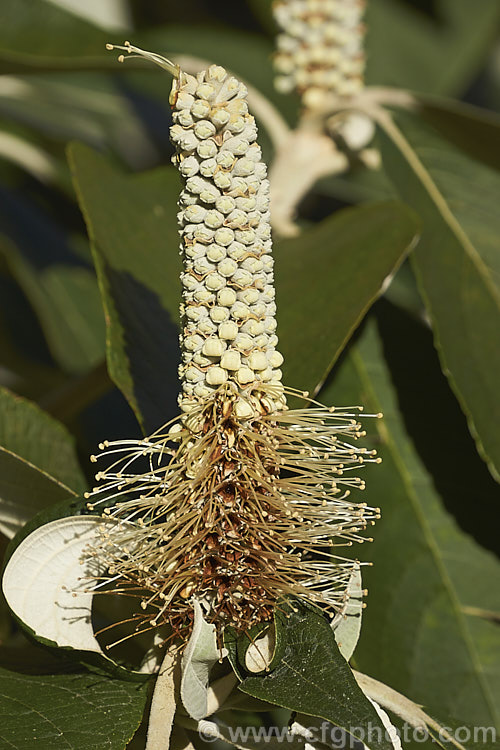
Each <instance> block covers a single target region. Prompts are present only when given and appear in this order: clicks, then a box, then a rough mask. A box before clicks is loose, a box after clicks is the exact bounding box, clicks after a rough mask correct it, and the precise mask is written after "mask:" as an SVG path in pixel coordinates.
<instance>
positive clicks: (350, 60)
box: [273, 0, 365, 108]
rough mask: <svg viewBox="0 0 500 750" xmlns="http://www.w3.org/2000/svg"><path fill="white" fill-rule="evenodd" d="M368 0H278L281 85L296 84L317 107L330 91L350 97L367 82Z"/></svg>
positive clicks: (277, 59)
mask: <svg viewBox="0 0 500 750" xmlns="http://www.w3.org/2000/svg"><path fill="white" fill-rule="evenodd" d="M364 7H365V2H364V0H275V2H274V4H273V12H274V17H275V19H276V22H277V23H278V25H279V27H280V28H281V29H282V33H281V34H279V35H278V40H277V45H278V52H277V54H276V56H275V59H274V63H275V67H276V70H277V71H278V73H279V75H278V77H277V78H276V87H277V88H278V90H279V91H281V92H283V93H288V92H290V91H293V90H294V89H296V90H297V91H298V92H299V93H300V94H301V95H302V100H303V102H304V104H305V106H306V107H309V108H315V107H316V106H318V105H320V104H321V103H322V101H323V99H324V95H325V92H329V93H332V94H334V95H336V96H339V97H350V96H352V95H353V94H356V93H357V92H358V91H359V90H360V89H361V88H362V87H363V73H364V67H365V56H364V51H363V41H364V31H365V29H364V26H363V24H362V17H363V12H364Z"/></svg>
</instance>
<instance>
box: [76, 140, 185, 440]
mask: <svg viewBox="0 0 500 750" xmlns="http://www.w3.org/2000/svg"><path fill="white" fill-rule="evenodd" d="M70 162H71V167H72V170H73V174H74V177H75V185H76V189H77V192H78V197H79V201H80V206H81V208H82V211H83V214H84V216H85V220H86V222H87V228H88V232H89V236H90V238H91V241H92V245H93V252H94V259H95V263H96V268H97V273H98V278H99V286H100V290H101V295H102V298H103V303H104V308H105V313H106V323H107V328H108V333H107V356H108V367H109V372H110V375H111V378H112V379H113V380H114V382H115V383H116V385H117V386H118V387H119V388H120V389H121V391H122V392H123V394H124V395H125V397H126V398H127V400H128V402H129V403H130V405H131V406H132V408H133V409H134V412H135V413H136V415H137V417H138V419H139V421H140V422H141V423H142V425H143V426H144V427H145V429H146V430H148V431H149V430H152V429H156V428H157V427H159V426H160V425H161V424H162V423H164V422H166V421H167V420H168V419H169V418H171V417H172V416H173V415H174V414H175V412H176V394H177V391H178V378H177V364H178V361H179V351H178V347H179V344H178V314H179V313H178V309H179V301H180V281H179V273H180V259H179V251H178V245H179V238H178V234H177V218H176V214H177V198H178V194H179V191H180V183H179V180H178V176H177V173H176V171H175V170H174V169H173V168H172V169H170V168H167V169H161V170H156V171H154V172H150V173H146V174H143V175H140V176H128V175H125V174H124V173H123V172H122V171H120V170H117V169H116V168H114V167H113V166H112V165H111V164H110V163H109V161H108V160H106V159H105V158H104V157H102V156H99V155H98V154H96V153H95V152H93V151H92V150H91V149H89V148H87V147H85V146H81V145H74V146H73V147H72V148H71V150H70Z"/></svg>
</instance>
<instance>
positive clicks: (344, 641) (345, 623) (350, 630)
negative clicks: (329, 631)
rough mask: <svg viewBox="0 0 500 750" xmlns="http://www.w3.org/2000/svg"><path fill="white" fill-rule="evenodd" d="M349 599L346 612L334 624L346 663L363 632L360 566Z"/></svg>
mask: <svg viewBox="0 0 500 750" xmlns="http://www.w3.org/2000/svg"><path fill="white" fill-rule="evenodd" d="M347 593H348V595H349V599H348V600H347V604H346V607H345V611H344V612H342V613H341V614H340V615H339V618H338V619H337V618H335V620H334V621H333V622H332V627H333V632H334V634H335V640H336V641H337V645H338V647H339V651H340V653H341V654H342V656H343V657H344V659H345V660H346V661H349V659H350V658H351V656H352V655H353V653H354V649H355V648H356V645H357V643H358V640H359V634H360V632H361V613H362V611H363V589H362V581H361V567H360V566H359V565H358V566H357V567H356V568H355V569H354V570H353V572H352V575H351V580H350V581H349V585H348V587H347Z"/></svg>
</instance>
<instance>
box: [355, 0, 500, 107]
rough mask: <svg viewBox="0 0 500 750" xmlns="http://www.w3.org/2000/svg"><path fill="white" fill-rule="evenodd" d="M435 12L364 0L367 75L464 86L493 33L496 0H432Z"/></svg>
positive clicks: (411, 83) (424, 87) (428, 87)
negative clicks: (366, 27) (433, 14)
mask: <svg viewBox="0 0 500 750" xmlns="http://www.w3.org/2000/svg"><path fill="white" fill-rule="evenodd" d="M432 9H433V10H434V11H435V17H430V16H429V15H426V14H425V12H422V10H420V9H419V8H417V7H416V5H415V3H401V2H397V0H377V2H373V3H368V8H367V13H366V22H367V26H368V30H369V32H368V35H367V61H368V69H367V80H368V82H369V83H370V84H376V85H380V84H385V85H389V86H401V87H404V88H414V89H416V90H417V91H426V92H429V93H443V94H454V93H460V92H462V91H464V90H465V89H466V87H467V86H468V85H469V83H471V82H472V80H473V79H474V76H475V75H476V73H477V71H478V68H479V66H480V65H481V63H482V62H483V60H484V59H485V56H486V54H487V53H488V50H489V48H490V46H491V44H493V41H494V39H495V33H496V27H497V22H498V18H499V16H500V6H499V5H498V2H497V0H481V3H471V2H470V0H436V1H435V2H433V3H432Z"/></svg>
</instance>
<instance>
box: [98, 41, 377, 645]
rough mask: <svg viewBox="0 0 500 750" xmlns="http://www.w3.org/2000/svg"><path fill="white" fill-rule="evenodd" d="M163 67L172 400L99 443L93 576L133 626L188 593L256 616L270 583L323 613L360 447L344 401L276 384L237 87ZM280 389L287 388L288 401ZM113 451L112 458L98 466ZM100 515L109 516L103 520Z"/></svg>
mask: <svg viewBox="0 0 500 750" xmlns="http://www.w3.org/2000/svg"><path fill="white" fill-rule="evenodd" d="M125 49H126V50H127V51H130V52H132V53H135V54H140V55H142V56H144V57H147V58H149V59H152V60H154V61H155V62H158V61H159V62H160V64H161V65H162V67H166V68H167V69H169V70H170V71H171V72H174V73H175V75H176V77H175V80H174V87H173V91H172V94H171V98H170V101H171V104H172V107H173V119H174V125H173V126H172V129H171V138H172V141H173V143H174V145H175V148H176V154H175V157H174V162H175V164H176V165H177V167H178V169H179V172H180V174H181V175H182V178H183V181H184V184H183V189H182V192H181V196H180V200H179V227H180V237H181V253H182V256H183V259H184V270H183V273H182V285H183V301H182V306H181V321H182V322H181V337H180V340H181V348H182V364H181V367H180V382H181V395H180V414H179V416H178V417H177V418H176V419H175V420H173V421H172V422H171V423H169V424H167V425H166V426H165V427H164V428H161V429H160V430H159V431H158V432H156V433H155V434H153V435H151V436H149V437H147V438H145V439H144V440H140V441H117V442H107V441H106V442H104V443H102V444H101V446H100V448H101V453H100V454H99V455H98V456H93V457H92V460H93V461H99V462H101V461H102V462H103V464H107V466H106V468H103V469H102V470H101V471H99V472H98V474H97V475H96V479H97V480H99V481H100V482H101V483H100V484H99V486H97V487H96V488H95V489H94V490H93V492H92V493H90V494H89V497H88V500H89V508H90V509H92V510H94V509H98V508H101V509H102V511H103V515H104V516H105V517H106V518H107V519H114V520H115V521H116V523H115V525H114V526H113V525H112V524H111V526H110V525H109V524H107V525H106V531H105V534H103V540H102V544H101V545H100V546H99V548H97V549H95V550H94V553H95V554H96V555H97V556H98V558H100V559H101V561H104V562H105V563H106V565H107V568H108V573H107V575H106V576H105V578H104V579H103V580H102V581H99V583H98V584H97V585H98V586H101V585H102V584H105V583H109V582H110V581H113V582H114V587H115V588H114V590H115V591H116V590H118V591H122V592H123V593H127V594H130V595H133V596H137V597H138V598H139V600H140V607H139V611H138V613H137V615H136V618H135V620H136V627H137V629H138V630H144V629H148V628H150V627H156V626H158V625H162V624H164V625H169V626H170V628H171V629H172V634H174V635H175V634H179V635H181V636H185V634H186V633H187V632H188V631H189V629H190V627H191V624H192V617H193V614H192V612H193V608H192V599H196V600H197V601H199V602H200V604H201V605H202V607H203V608H204V612H205V616H206V618H207V619H208V620H209V621H211V622H213V623H215V624H216V626H217V628H218V630H219V632H220V631H221V630H222V629H223V627H224V626H225V625H232V626H234V627H235V628H236V629H237V630H239V631H247V630H248V629H249V628H250V627H251V626H253V625H255V624H258V623H261V622H265V621H268V620H270V619H271V617H272V614H273V611H274V609H275V607H276V605H277V602H278V601H279V599H280V598H281V597H283V596H288V597H290V596H291V597H299V598H304V599H307V600H308V601H311V602H313V603H315V604H317V605H318V606H320V607H322V608H323V609H324V610H325V612H326V613H327V614H329V615H332V616H333V615H335V614H336V613H337V612H338V611H339V610H341V609H342V607H343V606H344V604H345V600H346V589H347V584H348V582H349V579H350V576H351V573H352V570H353V566H355V565H357V562H356V561H353V560H350V559H347V558H344V557H342V556H339V554H338V549H337V547H339V546H345V545H351V544H352V543H353V542H357V541H362V540H363V538H364V537H363V536H362V534H361V532H362V531H363V529H364V528H365V527H366V526H367V524H371V523H373V521H374V520H375V519H376V518H377V517H378V513H379V511H378V509H373V508H370V507H368V506H367V505H366V504H365V503H360V502H357V501H353V500H351V498H350V492H351V490H353V489H355V490H362V489H364V483H363V481H362V480H361V479H359V478H358V477H356V476H355V475H353V470H354V469H357V468H360V467H361V466H362V464H363V463H365V462H367V461H379V459H378V458H376V456H375V451H371V450H367V449H365V448H355V447H353V446H352V444H351V441H355V440H356V439H357V438H359V437H361V436H363V435H364V432H363V431H362V429H361V426H360V423H359V420H358V415H359V412H360V410H361V409H360V407H352V408H347V409H339V410H335V409H333V408H328V407H324V406H322V405H320V404H318V403H316V402H314V401H312V400H311V399H309V397H308V394H307V393H303V392H297V391H292V390H291V389H288V388H286V387H284V386H283V384H282V382H281V377H282V374H281V370H280V365H281V363H282V361H283V358H282V356H281V355H280V354H279V352H278V350H277V348H276V347H277V343H278V339H277V335H276V319H275V312H276V307H275V303H274V287H273V261H272V256H271V236H270V225H269V198H268V194H269V184H268V181H267V178H266V166H265V164H264V163H263V162H262V159H261V152H260V148H259V146H258V144H257V129H256V126H255V121H254V118H253V117H252V116H251V115H250V114H249V113H248V107H247V103H246V89H245V86H244V85H243V84H242V83H241V82H240V81H238V80H237V79H236V78H234V77H233V76H232V75H230V74H228V73H227V72H226V71H225V70H224V69H223V68H221V67H220V66H215V65H213V66H211V67H209V68H208V69H207V70H205V71H202V72H200V73H199V74H198V75H197V76H191V75H188V74H185V73H182V72H180V71H177V70H176V69H175V67H174V66H173V65H172V63H169V61H167V60H165V59H163V58H160V57H159V56H157V55H152V54H151V53H147V52H143V51H142V50H139V49H137V48H134V47H132V46H130V45H126V47H125ZM287 395H293V396H295V397H297V396H298V397H299V398H301V399H302V400H303V408H300V409H293V410H292V409H288V408H287V403H286V397H287ZM110 461H111V465H109V464H110ZM110 529H111V530H110Z"/></svg>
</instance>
